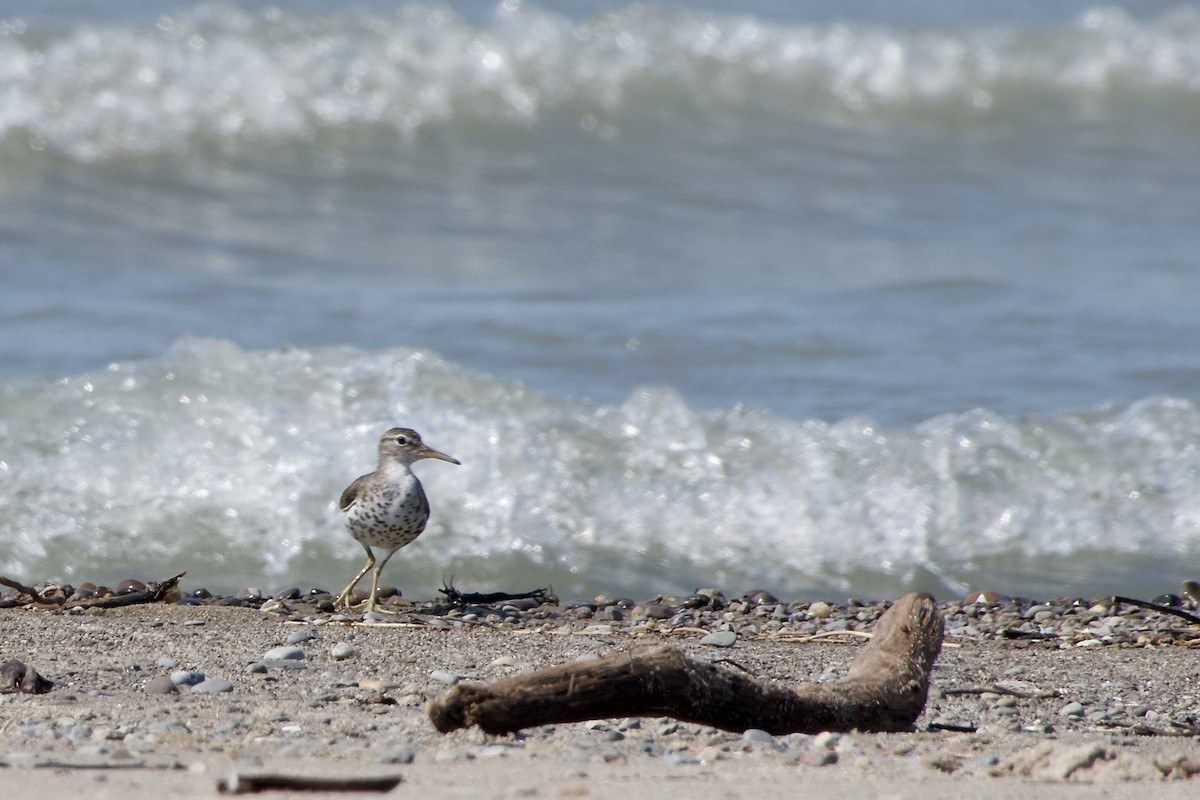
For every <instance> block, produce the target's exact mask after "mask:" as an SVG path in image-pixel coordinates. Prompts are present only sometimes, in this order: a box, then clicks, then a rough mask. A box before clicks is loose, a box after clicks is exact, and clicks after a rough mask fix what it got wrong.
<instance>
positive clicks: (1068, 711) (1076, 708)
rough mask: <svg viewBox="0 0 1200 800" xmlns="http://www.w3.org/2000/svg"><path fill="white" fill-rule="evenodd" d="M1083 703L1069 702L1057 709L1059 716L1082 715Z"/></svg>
mask: <svg viewBox="0 0 1200 800" xmlns="http://www.w3.org/2000/svg"><path fill="white" fill-rule="evenodd" d="M1084 710H1085V709H1084V707H1083V703H1077V702H1070V703H1067V704H1066V705H1065V706H1063V707H1062V708H1060V709H1059V710H1058V715H1059V716H1060V717H1082V716H1083V712H1084Z"/></svg>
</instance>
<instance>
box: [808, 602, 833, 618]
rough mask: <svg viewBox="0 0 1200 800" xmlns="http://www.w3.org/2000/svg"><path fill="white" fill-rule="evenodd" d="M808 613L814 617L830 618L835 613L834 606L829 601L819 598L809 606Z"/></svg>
mask: <svg viewBox="0 0 1200 800" xmlns="http://www.w3.org/2000/svg"><path fill="white" fill-rule="evenodd" d="M808 613H809V616H811V617H812V618H813V619H828V618H829V615H830V614H832V613H833V608H832V607H831V606H830V605H829V604H828V603H826V602H824V601H821V600H818V601H817V602H815V603H813V604H811V605H810V606H809V607H808Z"/></svg>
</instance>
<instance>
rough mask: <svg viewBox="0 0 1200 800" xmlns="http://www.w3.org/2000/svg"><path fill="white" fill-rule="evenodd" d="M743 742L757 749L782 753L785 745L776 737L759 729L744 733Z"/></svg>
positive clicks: (748, 730) (750, 729)
mask: <svg viewBox="0 0 1200 800" xmlns="http://www.w3.org/2000/svg"><path fill="white" fill-rule="evenodd" d="M742 741H743V742H745V743H746V744H748V745H750V746H752V747H754V748H757V749H769V750H775V751H782V750H783V749H784V746H783V744H781V743H780V742H779V740H777V739H776V738H775V737H774V736H772V735H771V734H769V733H767V732H766V731H764V730H761V729H759V728H749V729H747V730H746V731H745V732H744V733H742Z"/></svg>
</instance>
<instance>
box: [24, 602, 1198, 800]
mask: <svg viewBox="0 0 1200 800" xmlns="http://www.w3.org/2000/svg"><path fill="white" fill-rule="evenodd" d="M662 600H665V599H664V598H660V599H656V601H652V602H648V603H642V604H635V605H634V606H633V607H626V608H620V607H619V605H620V604H617V603H613V604H612V605H606V604H602V603H595V604H588V605H583V606H576V607H570V606H552V607H548V606H538V605H536V604H532V605H531V604H528V603H526V604H525V605H527V606H529V607H526V608H518V607H517V606H518V605H521V603H519V602H518V603H496V604H493V605H487V606H484V605H477V606H466V607H465V608H458V609H452V610H451V611H448V612H445V613H440V614H434V613H432V610H433V609H436V608H441V606H438V605H437V604H433V603H429V604H411V603H407V601H397V602H395V605H397V606H405V607H407V608H408V609H409V610H408V611H406V612H404V613H402V614H401V615H399V616H398V617H396V619H395V621H389V622H387V623H383V624H355V623H354V622H353V621H351V620H350V619H346V618H336V617H334V616H332V615H329V614H328V613H325V612H321V611H319V610H317V609H315V608H313V607H311V604H310V603H308V602H306V601H294V602H290V603H289V602H286V601H284V602H281V603H280V604H279V605H278V606H275V607H274V608H273V609H272V608H271V607H268V604H267V603H263V604H262V608H245V607H238V606H222V605H200V606H187V605H176V604H162V603H157V604H147V605H137V606H130V607H126V608H117V609H91V610H79V611H75V612H61V611H44V610H39V609H28V608H9V609H0V661H6V660H8V659H18V660H20V661H23V662H25V663H27V664H28V665H30V666H31V667H33V668H35V669H36V670H37V671H38V672H39V673H41V674H42V675H43V676H44V677H46V678H48V679H50V680H52V681H54V682H55V686H54V688H53V689H52V690H51V691H50V692H49V693H47V694H41V695H27V694H0V763H3V764H5V765H6V767H7V768H3V769H0V775H3V777H4V780H5V781H6V782H7V783H8V784H9V785H10V786H12V787H13V788H14V790H15V794H14V796H22V795H24V794H25V793H27V792H36V791H39V790H41V789H45V788H49V787H51V786H54V787H56V790H57V787H59V786H68V787H79V788H81V789H83V788H86V790H87V791H88V792H89V794H90V795H91V796H93V797H96V798H106V797H109V796H111V797H114V798H115V797H116V796H117V793H118V792H120V793H121V794H122V795H123V796H128V794H129V792H130V791H139V790H146V789H149V790H151V791H154V792H156V793H160V794H161V793H166V792H169V793H171V794H173V795H177V796H205V797H208V796H212V795H213V794H214V793H215V791H216V784H217V781H218V779H219V778H224V777H225V776H226V775H227V774H228V773H230V772H233V771H239V772H242V773H253V772H255V771H256V770H263V769H273V770H278V771H284V772H296V771H300V772H302V773H304V774H319V775H338V774H346V773H347V772H348V773H350V774H356V775H363V774H369V775H379V774H399V775H401V776H402V777H403V779H404V780H403V782H402V783H401V784H400V785H399V786H398V787H397V788H396V789H394V790H392V792H391V795H392V796H403V793H406V792H407V793H414V794H415V793H416V792H418V791H419V792H420V793H421V794H422V796H430V795H435V794H436V796H438V797H442V798H453V797H472V798H478V797H479V796H480V790H481V789H483V790H484V792H483V795H484V796H486V797H527V796H529V797H532V796H543V797H564V796H589V797H616V796H621V797H623V798H640V797H647V798H649V797H656V798H657V797H676V796H678V797H684V796H693V797H694V796H698V793H699V794H704V795H708V796H714V795H713V791H714V790H717V791H719V792H722V793H724V794H727V795H729V796H739V795H741V794H743V793H746V792H750V791H753V793H754V794H761V795H764V796H776V795H778V796H782V795H785V794H792V793H793V792H794V790H795V789H796V788H797V786H799V787H801V788H808V789H810V790H812V791H827V792H830V793H831V792H833V791H839V792H841V791H846V790H847V788H850V790H855V789H858V790H861V791H865V792H870V793H871V794H873V795H880V794H884V795H889V796H911V797H916V796H922V797H951V796H956V797H957V796H962V795H963V794H964V793H966V794H975V793H977V792H982V791H987V792H988V794H989V795H991V796H1001V797H1004V796H1009V795H1010V794H1011V796H1014V797H1016V796H1029V794H1030V792H1031V791H1032V792H1034V793H1036V794H1042V795H1044V796H1053V797H1074V796H1077V795H1079V796H1082V795H1081V794H1080V790H1081V788H1082V787H1083V786H1087V785H1092V786H1093V789H1092V791H1093V792H1094V791H1095V789H1094V785H1095V784H1103V785H1104V787H1105V789H1104V791H1105V792H1106V795H1107V796H1113V797H1118V798H1129V800H1133V798H1134V797H1135V796H1137V795H1140V794H1143V793H1144V792H1145V790H1146V788H1147V787H1146V785H1147V783H1151V782H1152V783H1154V785H1155V789H1154V791H1155V793H1156V796H1162V797H1174V796H1179V797H1183V796H1185V794H1184V793H1188V794H1192V793H1194V791H1195V783H1194V782H1195V781H1196V780H1197V779H1198V778H1197V777H1196V776H1197V775H1200V744H1198V741H1200V739H1198V735H1197V734H1198V731H1197V729H1196V725H1195V722H1194V720H1196V719H1200V697H1198V696H1197V695H1198V694H1200V693H1197V692H1196V691H1195V689H1194V686H1195V684H1196V681H1197V678H1198V676H1200V666H1197V662H1196V659H1195V655H1194V650H1193V645H1192V644H1190V643H1191V642H1194V641H1197V640H1200V626H1195V625H1190V624H1189V623H1188V622H1187V621H1186V620H1183V619H1179V618H1174V617H1170V616H1169V615H1163V614H1159V613H1157V612H1154V611H1152V610H1148V609H1144V608H1136V607H1126V606H1122V607H1115V608H1113V607H1105V606H1103V605H1102V604H1101V605H1091V606H1084V605H1081V604H1075V603H1074V601H1066V600H1064V601H1051V602H1048V603H1041V604H1028V605H1026V604H1016V603H1005V602H1001V603H983V604H967V605H963V604H960V603H942V604H939V608H940V609H941V610H942V613H943V615H944V617H945V619H946V631H947V635H946V639H945V645H944V647H943V650H942V653H941V655H940V656H939V658H938V661H937V663H936V665H935V668H934V672H933V681H932V686H931V690H930V696H929V702H928V703H927V705H926V708H925V711H924V713H923V714H922V716H921V717H920V719H918V721H917V725H916V728H915V730H914V731H913V732H911V733H898V734H897V733H891V734H863V733H858V732H855V733H849V734H818V735H817V736H806V735H800V734H791V735H789V736H775V737H772V736H768V735H766V734H763V733H762V732H754V731H751V732H748V733H746V734H737V733H730V732H725V731H718V730H715V729H712V728H705V727H703V726H698V725H692V724H687V723H680V722H677V721H675V720H670V719H667V718H630V719H614V720H599V721H595V722H585V723H572V724H565V725H555V726H545V727H543V728H536V729H532V730H526V731H522V732H521V733H519V734H516V735H514V736H487V735H484V734H482V733H481V732H479V731H459V732H455V733H452V734H448V735H441V734H438V733H437V732H436V731H434V729H433V727H432V725H431V724H430V723H429V721H428V719H427V717H426V713H425V704H426V703H427V702H428V701H429V700H431V699H433V698H436V697H439V696H441V695H442V694H443V693H444V692H445V691H447V690H448V688H449V687H450V686H451V685H453V683H455V682H456V681H459V680H462V681H476V682H490V681H493V680H496V679H499V678H503V677H508V676H511V675H514V674H518V673H520V672H523V671H528V670H532V669H538V668H542V667H547V666H553V665H556V664H562V663H566V662H570V661H573V660H578V659H588V658H593V657H596V656H601V655H606V654H610V653H614V652H624V651H627V650H629V649H630V648H632V647H637V646H642V645H646V644H671V645H673V646H676V647H679V648H681V649H682V650H684V651H685V652H686V653H687V654H688V655H689V656H691V657H694V658H699V659H706V660H715V659H726V660H729V661H731V662H733V663H734V664H735V665H736V666H737V667H739V668H741V669H744V670H747V671H748V672H749V673H750V674H752V675H753V676H754V677H755V678H756V679H758V680H772V681H777V682H780V683H784V684H789V683H791V684H794V683H797V682H814V681H826V680H834V679H837V678H839V677H842V676H843V675H844V674H845V669H846V667H847V666H848V664H849V663H850V661H851V660H852V659H853V657H854V655H855V653H856V652H857V651H858V648H860V647H861V646H862V644H861V643H862V641H863V638H862V637H861V636H860V635H858V634H856V633H853V632H854V631H862V630H863V629H867V630H869V629H870V627H871V626H872V625H873V623H874V620H875V619H877V618H878V616H879V614H880V613H882V610H883V609H884V608H885V607H886V606H885V604H867V605H861V606H851V605H833V606H831V605H828V604H824V603H820V602H817V603H807V602H806V601H805V608H803V609H801V608H800V605H799V603H800V601H797V603H791V604H783V603H778V602H769V601H772V600H774V598H769V597H768V598H760V600H762V601H763V602H759V603H754V602H745V603H743V602H742V601H740V600H736V601H724V605H723V606H720V607H717V604H714V603H710V604H709V606H708V607H705V608H691V609H683V608H679V607H678V606H673V605H671V604H670V603H664V602H661V601H662ZM593 606H594V607H593ZM263 608H267V610H265V611H264V610H262V609H263ZM606 609H612V610H610V611H606ZM681 614H683V615H684V616H682V617H681V616H680V615H681ZM715 630H732V631H733V632H735V633H736V634H737V637H736V642H735V643H734V644H733V645H732V646H730V647H714V646H712V645H709V644H702V643H701V640H702V639H704V637H705V636H706V635H707V634H708V633H710V632H712V631H715ZM289 640H290V643H289ZM279 647H290V648H293V649H294V650H298V651H299V654H300V657H299V658H292V659H275V660H267V659H266V658H265V656H266V655H267V654H268V652H269V651H272V650H273V649H274V648H279ZM276 655H278V653H276ZM187 671H190V672H197V673H202V674H203V676H204V677H205V678H206V679H210V680H209V681H207V682H209V683H210V685H209V687H208V688H201V689H199V690H198V689H197V688H195V687H192V688H188V687H187V686H186V685H185V684H181V685H180V686H181V688H179V689H177V690H176V691H174V692H171V693H168V694H154V693H152V691H150V689H151V686H152V685H153V686H156V687H158V688H160V689H161V688H162V687H163V686H164V685H165V684H166V683H170V676H171V675H172V673H177V672H187ZM222 682H225V683H227V684H228V688H226V687H225V685H224V684H223V683H222ZM199 686H201V687H203V686H204V684H199ZM210 691H211V693H210ZM835 787H837V788H835ZM342 794H345V796H363V795H362V794H359V793H356V794H354V795H351V794H349V793H342ZM293 795H294V796H312V795H311V793H303V792H294V791H287V792H273V793H272V796H274V797H289V796H293ZM339 796H341V795H339Z"/></svg>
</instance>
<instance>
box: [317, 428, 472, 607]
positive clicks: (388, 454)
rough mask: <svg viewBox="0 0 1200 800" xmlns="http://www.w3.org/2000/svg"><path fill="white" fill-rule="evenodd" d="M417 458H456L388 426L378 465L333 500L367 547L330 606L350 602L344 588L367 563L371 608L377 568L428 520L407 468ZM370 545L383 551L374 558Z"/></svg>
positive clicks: (412, 434) (416, 435) (407, 431)
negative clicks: (360, 563)
mask: <svg viewBox="0 0 1200 800" xmlns="http://www.w3.org/2000/svg"><path fill="white" fill-rule="evenodd" d="M422 458H437V459H440V460H442V461H449V462H450V463H451V464H457V463H459V462H458V460H457V459H455V458H451V457H450V456H448V455H446V454H445V453H441V452H438V451H437V450H434V449H433V448H432V447H427V446H426V445H425V443H424V442H422V441H421V435H420V434H419V433H417V432H416V431H414V430H413V429H412V428H392V429H391V430H389V431H388V432H387V433H385V434H384V435H383V436H382V437H381V438H380V440H379V468H378V469H376V470H375V471H374V472H372V473H370V474H368V475H363V476H362V477H361V478H359V479H358V480H356V481H354V483H352V484H350V485H349V486H347V487H346V491H344V492H342V499H341V501H340V502H339V505H340V506H341V508H342V517H343V519H344V520H345V522H346V529H347V530H349V531H350V535H351V536H353V537H354V538H355V539H356V540H357V541H358V543H359V544H361V545H362V546H363V549H364V550H366V551H367V563H366V566H364V567H363V568H362V569H361V570H359V572H358V574H357V575H355V576H354V580H352V581H350V585H349V586H347V587H346V588H345V589H344V590H343V591H342V593H341V594H340V595H338V598H337V600H335V601H334V606H335V607H338V608H347V609H348V608H350V607H351V603H350V593H351V592H353V591H354V587H356V586H358V582H359V581H361V580H362V578H363V576H364V575H366V574H367V571H368V570H372V568H373V572H372V574H371V594H370V595H368V597H367V602H366V610H367V611H374V610H375V602H376V599H375V595H376V592H378V590H379V573H381V572H383V568H384V566H385V565H386V564H387V562H388V559H390V558H391V557H392V556H393V555H395V554H396V551H397V550H399V549H400V548H401V547H404V546H405V545H406V544H409V543H411V542H412V541H413V540H414V539H416V538H417V537H418V536H420V535H421V532H422V531H423V530H425V523H426V522H427V521H428V520H429V501H428V500H426V499H425V491H424V490H423V489H422V488H421V482H420V481H419V480H417V476H416V475H414V474H413V471H412V465H413V463H414V462H416V461H419V460H420V459H422ZM371 548H378V549H379V550H381V551H386V552H387V554H386V555H385V556H384V557H383V559H382V560H380V561H377V559H376V557H375V553H374V551H373V550H372V549H371Z"/></svg>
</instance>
